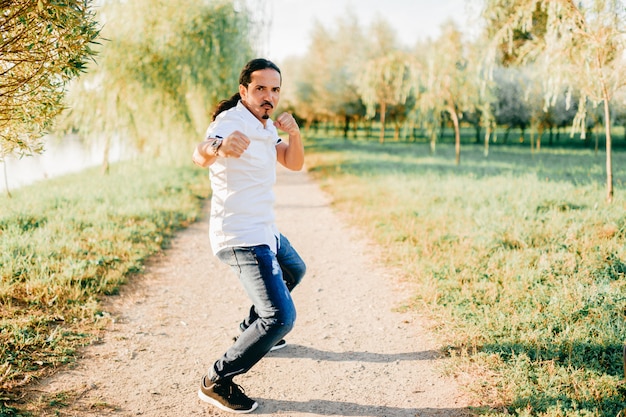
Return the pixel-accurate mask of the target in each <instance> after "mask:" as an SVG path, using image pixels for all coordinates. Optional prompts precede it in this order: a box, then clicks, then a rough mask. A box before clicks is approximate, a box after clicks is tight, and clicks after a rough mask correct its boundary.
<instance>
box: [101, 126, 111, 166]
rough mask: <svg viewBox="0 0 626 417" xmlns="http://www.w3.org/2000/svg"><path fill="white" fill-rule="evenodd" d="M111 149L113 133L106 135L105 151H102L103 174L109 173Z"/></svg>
mask: <svg viewBox="0 0 626 417" xmlns="http://www.w3.org/2000/svg"><path fill="white" fill-rule="evenodd" d="M110 151H111V135H110V134H105V135H104V151H103V153H102V174H104V175H107V174H108V173H109V153H110Z"/></svg>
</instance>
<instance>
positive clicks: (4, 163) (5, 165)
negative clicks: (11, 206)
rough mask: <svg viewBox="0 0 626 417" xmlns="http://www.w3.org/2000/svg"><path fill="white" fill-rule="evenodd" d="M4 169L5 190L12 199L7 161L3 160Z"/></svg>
mask: <svg viewBox="0 0 626 417" xmlns="http://www.w3.org/2000/svg"><path fill="white" fill-rule="evenodd" d="M2 167H3V170H4V189H5V190H6V192H7V197H9V198H12V197H13V196H12V195H11V191H10V190H9V178H8V177H7V161H6V160H4V159H3V160H2Z"/></svg>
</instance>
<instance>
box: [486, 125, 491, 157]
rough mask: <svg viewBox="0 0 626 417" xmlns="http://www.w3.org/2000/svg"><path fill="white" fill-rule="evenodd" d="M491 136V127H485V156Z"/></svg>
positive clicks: (487, 154)
mask: <svg viewBox="0 0 626 417" xmlns="http://www.w3.org/2000/svg"><path fill="white" fill-rule="evenodd" d="M490 136H491V125H487V127H485V156H489V137H490Z"/></svg>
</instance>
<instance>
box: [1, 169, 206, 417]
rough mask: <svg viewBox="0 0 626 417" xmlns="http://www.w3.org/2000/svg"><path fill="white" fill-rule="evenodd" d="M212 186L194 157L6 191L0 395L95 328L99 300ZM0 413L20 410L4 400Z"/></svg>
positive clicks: (62, 356)
mask: <svg viewBox="0 0 626 417" xmlns="http://www.w3.org/2000/svg"><path fill="white" fill-rule="evenodd" d="M208 193H209V184H208V178H207V175H206V171H204V170H201V169H198V168H197V167H194V166H193V165H192V164H191V163H187V164H185V165H181V166H177V165H176V164H171V165H162V164H158V163H155V162H154V161H143V160H138V161H135V162H125V163H119V164H116V165H114V166H112V167H111V172H110V174H109V175H106V176H104V175H102V174H101V173H100V172H99V170H97V169H93V170H87V171H85V172H81V173H79V174H73V175H69V176H65V177H62V178H57V179H51V180H48V181H45V182H42V183H39V184H35V185H32V186H29V187H24V188H22V189H19V190H17V191H14V192H13V198H8V197H1V198H0V207H2V211H1V212H0V276H1V277H2V279H1V281H0V359H1V360H0V400H2V401H0V403H4V402H5V401H6V400H12V399H15V398H16V396H17V395H18V393H19V389H20V387H22V386H24V385H26V384H28V383H29V382H30V381H31V380H33V378H37V377H40V376H43V375H46V374H48V373H49V372H50V371H51V370H53V369H54V368H56V367H57V366H59V365H61V364H64V363H67V362H71V361H72V360H73V359H74V354H75V350H76V348H77V347H79V346H81V345H85V344H88V343H90V342H91V341H93V340H94V338H96V337H97V334H98V328H99V327H100V326H101V324H102V323H104V322H106V319H107V315H106V313H105V312H102V311H101V309H100V304H99V301H100V300H101V299H102V298H103V297H104V296H106V295H110V294H115V293H117V292H118V290H119V288H120V285H122V284H123V283H125V282H126V281H127V280H128V279H132V276H133V274H135V273H138V272H141V270H142V266H143V263H144V261H145V260H146V259H147V258H148V257H149V256H150V255H151V254H154V253H155V252H157V251H159V250H160V249H161V248H163V247H164V246H166V245H167V242H168V239H169V238H170V237H171V236H172V235H173V233H174V232H176V231H177V230H179V229H180V228H182V227H185V226H186V225H188V224H189V223H191V222H193V221H195V220H196V219H197V218H198V217H199V216H200V214H201V209H202V204H203V201H204V200H205V199H206V198H207V197H208ZM11 410H13V411H11ZM0 415H2V416H10V415H19V412H18V411H16V409H15V408H12V407H10V406H7V405H2V406H0Z"/></svg>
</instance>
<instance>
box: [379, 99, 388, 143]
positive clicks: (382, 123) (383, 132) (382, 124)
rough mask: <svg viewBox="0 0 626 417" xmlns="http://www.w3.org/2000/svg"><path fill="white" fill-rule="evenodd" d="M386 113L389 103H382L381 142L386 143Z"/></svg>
mask: <svg viewBox="0 0 626 417" xmlns="http://www.w3.org/2000/svg"><path fill="white" fill-rule="evenodd" d="M385 113H387V103H385V102H384V101H383V102H382V103H380V138H379V139H378V141H379V142H380V143H385Z"/></svg>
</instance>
